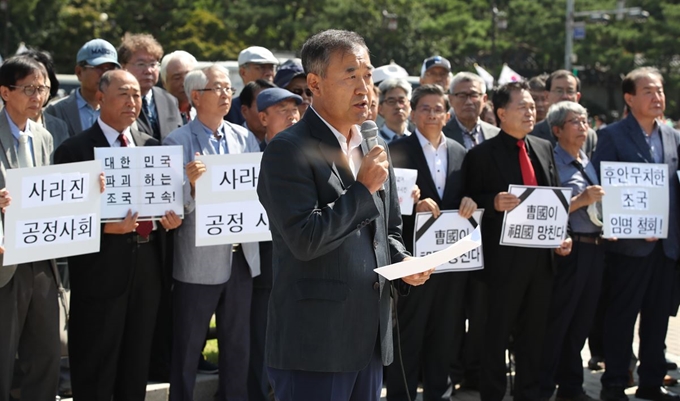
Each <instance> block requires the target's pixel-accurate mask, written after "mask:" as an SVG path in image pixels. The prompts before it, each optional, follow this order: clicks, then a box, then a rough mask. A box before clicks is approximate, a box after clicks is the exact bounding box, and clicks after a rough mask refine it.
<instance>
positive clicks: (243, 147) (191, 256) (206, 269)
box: [163, 118, 260, 284]
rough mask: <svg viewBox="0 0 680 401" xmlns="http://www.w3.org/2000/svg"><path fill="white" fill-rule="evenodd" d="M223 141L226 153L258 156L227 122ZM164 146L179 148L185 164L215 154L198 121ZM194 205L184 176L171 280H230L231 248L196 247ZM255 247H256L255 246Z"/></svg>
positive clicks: (253, 143) (244, 134)
mask: <svg viewBox="0 0 680 401" xmlns="http://www.w3.org/2000/svg"><path fill="white" fill-rule="evenodd" d="M224 124H226V128H227V129H226V130H227V135H226V140H227V148H228V153H230V154H233V153H246V152H259V151H260V147H259V145H258V143H257V139H255V137H254V136H252V135H249V133H248V130H246V129H245V128H244V127H241V126H238V125H234V124H232V123H229V122H227V121H225V122H224ZM163 145H182V146H183V147H184V164H185V165H186V164H187V163H189V162H191V161H193V160H194V155H195V154H196V152H198V153H200V154H202V155H214V154H217V152H216V151H215V149H214V148H213V146H212V145H211V144H210V141H209V140H208V135H207V134H206V132H205V131H204V129H203V126H202V124H201V122H200V121H199V120H198V118H196V119H194V120H192V121H191V122H190V123H189V124H187V125H185V126H183V127H181V128H178V129H176V130H174V131H173V132H172V133H170V135H168V137H167V138H165V141H164V142H163ZM195 209H196V203H195V201H194V199H193V198H192V197H191V185H190V184H189V180H188V179H187V178H186V172H185V175H184V221H183V222H182V225H181V226H180V227H179V228H178V229H177V230H175V249H174V258H173V260H174V266H173V277H174V278H175V279H176V280H179V281H181V282H183V283H192V284H222V283H225V282H227V280H229V277H230V276H231V244H227V245H215V246H208V247H201V248H198V247H196V213H194V212H195ZM255 245H256V246H257V243H255ZM249 265H250V269H251V275H252V276H257V275H258V274H260V271H259V269H260V268H259V264H258V265H254V264H253V263H249Z"/></svg>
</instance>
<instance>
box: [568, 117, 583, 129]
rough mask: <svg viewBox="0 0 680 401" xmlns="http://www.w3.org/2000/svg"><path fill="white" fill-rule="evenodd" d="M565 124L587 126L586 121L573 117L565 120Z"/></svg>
mask: <svg viewBox="0 0 680 401" xmlns="http://www.w3.org/2000/svg"><path fill="white" fill-rule="evenodd" d="M567 122H568V123H569V124H571V125H575V126H577V127H580V126H581V125H583V126H585V127H587V126H588V120H587V119H585V118H578V117H574V118H572V119H571V120H567Z"/></svg>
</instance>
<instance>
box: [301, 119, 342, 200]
mask: <svg viewBox="0 0 680 401" xmlns="http://www.w3.org/2000/svg"><path fill="white" fill-rule="evenodd" d="M301 122H304V123H306V124H309V126H310V134H311V136H313V137H315V138H316V139H318V140H319V149H320V150H321V153H322V154H323V155H324V158H325V159H326V161H327V162H328V164H329V166H330V167H331V170H332V171H333V174H335V175H336V176H337V177H338V179H340V183H341V185H342V187H343V188H344V189H346V188H347V187H349V186H350V185H352V184H353V183H354V181H355V179H354V175H353V174H352V170H350V168H349V163H348V161H347V157H345V155H344V154H343V153H342V149H341V148H340V144H339V143H338V138H336V137H335V135H333V132H331V130H330V128H328V126H327V125H326V124H324V122H323V121H321V119H320V118H319V116H317V114H316V112H315V111H311V112H309V113H305V116H304V117H303V118H302V121H301Z"/></svg>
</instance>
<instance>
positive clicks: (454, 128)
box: [442, 117, 501, 147]
mask: <svg viewBox="0 0 680 401" xmlns="http://www.w3.org/2000/svg"><path fill="white" fill-rule="evenodd" d="M480 123H481V129H482V135H483V136H484V140H485V141H488V140H489V139H491V138H493V137H494V136H496V135H498V133H499V132H501V129H500V128H498V127H496V126H494V125H491V124H489V123H487V122H485V121H481V122H480ZM442 132H444V135H446V136H447V137H449V138H451V139H453V140H454V141H456V142H458V143H459V144H461V145H463V147H465V140H464V139H463V131H462V130H461V129H460V126H459V125H458V121H457V120H456V118H455V117H452V118H451V119H450V120H449V122H448V123H446V125H445V126H444V128H443V129H442Z"/></svg>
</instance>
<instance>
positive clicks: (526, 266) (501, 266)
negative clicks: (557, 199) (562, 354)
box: [463, 82, 571, 401]
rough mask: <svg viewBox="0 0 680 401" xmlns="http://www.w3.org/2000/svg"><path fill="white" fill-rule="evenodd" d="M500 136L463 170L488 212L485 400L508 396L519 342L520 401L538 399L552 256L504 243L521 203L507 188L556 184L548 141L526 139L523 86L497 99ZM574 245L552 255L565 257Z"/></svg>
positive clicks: (527, 98) (530, 117)
mask: <svg viewBox="0 0 680 401" xmlns="http://www.w3.org/2000/svg"><path fill="white" fill-rule="evenodd" d="M493 104H494V109H495V112H496V118H497V119H498V121H500V128H501V132H500V133H499V134H498V135H497V136H495V137H493V138H491V139H489V140H487V141H484V142H483V143H481V144H480V145H478V146H476V147H474V148H472V149H471V150H470V151H469V152H468V154H467V156H466V158H465V163H464V166H463V170H464V175H465V182H466V186H467V194H468V195H469V196H470V197H472V199H473V200H474V201H475V202H476V203H477V205H478V206H479V207H480V208H484V209H485V210H484V216H483V218H482V227H483V229H482V243H483V244H484V245H483V252H484V270H482V271H480V277H479V278H480V279H482V280H483V281H484V283H485V284H486V287H487V296H486V301H487V305H486V307H487V311H488V315H487V319H488V320H487V327H486V330H485V334H484V339H483V346H482V350H483V351H482V366H481V378H480V379H481V385H480V389H481V397H482V401H501V400H502V399H503V397H504V396H505V390H506V364H505V350H506V348H507V346H508V339H509V337H510V335H511V334H512V336H513V338H514V351H515V355H516V361H517V364H516V375H515V392H514V397H515V399H516V400H523V401H524V400H530V401H538V399H539V385H538V384H539V370H540V362H541V360H540V357H541V344H542V342H543V337H544V334H545V325H546V318H547V314H548V307H549V305H550V297H551V289H552V282H553V272H554V267H553V257H552V255H553V251H552V250H550V249H539V248H525V247H515V246H502V245H499V240H500V236H501V231H502V227H503V217H504V215H505V212H506V211H509V210H512V209H513V208H515V207H516V206H517V205H518V204H519V199H518V198H517V197H516V196H515V195H512V194H510V193H508V192H507V191H508V185H510V184H517V185H529V186H553V187H556V186H559V183H560V181H559V177H558V176H557V168H556V167H555V161H554V159H553V151H552V145H551V144H550V142H548V141H546V140H544V139H540V138H536V137H534V136H527V134H528V133H529V132H531V130H532V129H533V128H534V123H535V118H536V106H535V103H534V100H533V99H532V97H531V93H530V92H529V87H528V86H527V84H526V83H524V82H512V83H509V84H506V85H503V86H501V87H500V88H499V89H498V90H497V91H496V93H495V94H494V97H493ZM570 250H571V239H567V240H565V241H564V242H563V243H562V246H560V248H558V249H556V250H555V251H554V252H555V253H557V254H559V255H567V254H569V252H570Z"/></svg>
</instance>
